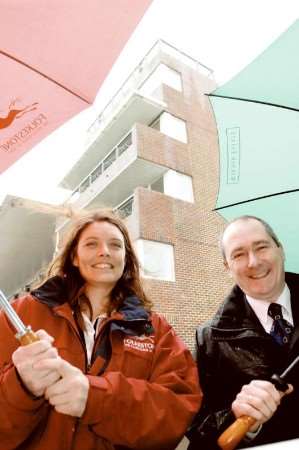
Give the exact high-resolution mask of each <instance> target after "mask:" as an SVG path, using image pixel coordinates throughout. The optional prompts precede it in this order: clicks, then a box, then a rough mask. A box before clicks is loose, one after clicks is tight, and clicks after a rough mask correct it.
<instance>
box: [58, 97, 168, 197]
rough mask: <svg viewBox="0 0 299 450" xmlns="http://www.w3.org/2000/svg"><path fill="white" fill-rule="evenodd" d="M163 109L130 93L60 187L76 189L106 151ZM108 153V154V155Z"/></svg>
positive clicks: (145, 98)
mask: <svg viewBox="0 0 299 450" xmlns="http://www.w3.org/2000/svg"><path fill="white" fill-rule="evenodd" d="M165 108H166V104H165V103H163V102H161V101H158V100H155V99H152V98H149V97H145V96H143V95H140V94H139V93H137V92H134V93H131V95H130V96H129V98H128V99H127V101H126V102H125V103H122V104H120V105H118V109H117V112H116V111H115V115H114V116H113V117H110V121H109V122H108V123H106V122H104V123H103V124H102V126H101V127H100V129H99V130H98V133H97V137H95V139H94V141H93V143H92V144H91V145H90V146H89V147H88V149H87V150H86V152H85V153H84V154H83V155H82V157H81V158H80V160H79V161H78V162H77V163H76V164H75V165H74V166H73V168H72V169H71V170H70V171H69V173H68V174H67V175H66V176H65V178H64V179H63V181H62V183H61V186H62V187H64V188H67V189H76V187H77V186H78V185H79V183H80V182H81V180H82V179H83V178H84V177H86V176H87V174H90V173H91V172H92V170H93V168H94V167H95V166H97V165H98V164H99V161H101V160H103V159H104V158H105V156H106V155H107V153H108V152H109V150H110V149H111V148H113V147H114V146H115V145H116V143H117V142H119V141H120V139H122V137H123V136H124V135H125V134H126V133H127V132H128V130H130V129H131V128H132V127H133V125H134V124H135V123H136V122H138V123H143V124H145V125H148V124H150V123H152V122H153V121H154V120H155V119H156V118H157V117H158V116H159V115H160V114H161V112H163V111H164V110H165ZM109 153H110V152H109Z"/></svg>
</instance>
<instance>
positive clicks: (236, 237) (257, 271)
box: [222, 219, 285, 302]
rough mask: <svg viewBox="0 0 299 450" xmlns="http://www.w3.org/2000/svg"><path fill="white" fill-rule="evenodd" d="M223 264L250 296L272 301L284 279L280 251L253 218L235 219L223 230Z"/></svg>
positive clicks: (278, 293) (275, 298) (282, 285)
mask: <svg viewBox="0 0 299 450" xmlns="http://www.w3.org/2000/svg"><path fill="white" fill-rule="evenodd" d="M222 242H223V249H224V253H225V257H226V261H225V263H224V264H225V266H226V268H227V269H228V271H229V273H230V275H231V276H232V278H233V279H234V281H235V282H236V284H238V285H239V286H240V288H241V289H242V291H243V292H245V294H247V295H248V296H250V297H253V298H256V299H261V300H267V301H269V302H271V301H276V300H277V298H278V297H279V295H280V294H281V292H282V290H283V288H284V283H285V274H284V253H283V249H282V247H278V246H277V245H276V243H275V242H274V241H273V239H272V238H271V237H270V236H269V235H268V234H267V232H266V230H265V228H264V226H263V225H262V224H261V223H260V222H258V221H257V220H255V219H246V220H238V221H236V222H233V223H232V224H231V225H229V226H228V228H227V229H226V230H225V232H224V235H223V240H222Z"/></svg>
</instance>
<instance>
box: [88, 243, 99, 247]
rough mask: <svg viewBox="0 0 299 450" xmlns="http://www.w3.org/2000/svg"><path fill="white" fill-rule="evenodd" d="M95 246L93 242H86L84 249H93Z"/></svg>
mask: <svg viewBox="0 0 299 450" xmlns="http://www.w3.org/2000/svg"><path fill="white" fill-rule="evenodd" d="M96 245H97V244H96V243H95V242H87V243H86V247H95V246H96Z"/></svg>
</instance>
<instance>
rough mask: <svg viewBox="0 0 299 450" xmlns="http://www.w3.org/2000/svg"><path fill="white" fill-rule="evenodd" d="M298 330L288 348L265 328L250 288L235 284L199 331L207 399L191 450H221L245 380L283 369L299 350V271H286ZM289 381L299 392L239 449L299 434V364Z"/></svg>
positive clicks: (200, 363)
mask: <svg viewBox="0 0 299 450" xmlns="http://www.w3.org/2000/svg"><path fill="white" fill-rule="evenodd" d="M286 283H287V285H288V286H289V289H290V292H291V304H292V314H293V319H294V324H295V331H294V333H293V335H292V338H291V342H290V345H289V347H288V349H287V350H286V349H284V348H282V347H281V346H279V345H278V344H276V343H275V342H274V340H273V339H272V338H271V336H270V335H269V334H268V333H266V332H265V330H264V328H263V327H262V325H261V323H260V322H259V320H258V318H257V316H256V315H255V313H254V311H253V310H252V308H251V307H250V305H249V303H248V302H247V301H246V298H245V295H244V293H243V292H242V291H241V289H240V288H239V287H238V286H235V287H234V288H233V290H232V292H231V293H230V295H229V296H228V297H227V298H226V300H225V301H224V303H223V304H222V306H221V307H220V308H219V310H218V311H217V313H216V315H215V316H214V318H213V319H212V320H211V321H210V322H208V323H206V324H204V325H203V326H202V327H199V328H198V330H197V332H196V350H197V362H198V370H199V374H200V382H201V386H202V389H203V393H204V402H203V406H202V408H201V410H200V411H199V413H198V415H197V416H196V419H195V421H194V423H193V426H192V427H191V429H190V430H189V433H188V437H189V439H190V445H189V447H188V450H195V449H196V450H198V449H201V450H214V449H218V448H219V447H218V446H217V438H218V437H219V435H220V434H221V433H222V431H224V429H225V428H226V427H227V426H228V425H230V424H231V423H232V422H233V421H234V417H233V414H232V412H231V404H232V402H233V400H234V399H235V397H236V395H237V394H238V392H240V390H241V388H242V386H243V385H244V384H248V383H249V382H250V381H251V380H253V379H264V380H269V379H270V377H271V375H272V374H274V373H277V374H281V373H282V372H283V370H284V369H285V368H286V367H287V366H288V364H290V362H291V361H292V360H293V359H295V357H296V356H298V355H299V275H297V274H291V273H287V274H286ZM287 382H288V383H292V384H293V386H294V392H293V393H292V394H290V395H288V396H286V397H285V398H283V399H282V402H281V405H280V406H279V408H278V410H277V411H276V413H275V414H274V416H273V417H272V418H271V419H270V420H269V421H268V422H267V423H266V424H264V425H263V427H262V429H261V431H260V432H259V433H258V435H257V436H256V437H255V439H253V440H252V441H250V442H249V441H243V442H242V443H241V444H240V445H239V447H238V448H247V447H250V446H253V445H254V446H255V445H261V444H265V443H271V442H278V441H283V440H287V439H294V438H298V437H299V419H298V408H299V363H298V365H297V367H296V368H294V370H293V371H292V372H291V373H290V376H289V378H288V379H287Z"/></svg>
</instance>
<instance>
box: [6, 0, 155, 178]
mask: <svg viewBox="0 0 299 450" xmlns="http://www.w3.org/2000/svg"><path fill="white" fill-rule="evenodd" d="M151 1H152V0H85V1H84V2H83V1H82V0H48V1H47V0H26V1H23V2H22V1H20V0H0V45H1V48H0V173H1V172H3V171H4V170H5V169H7V168H8V167H9V166H10V165H11V164H12V163H13V162H14V161H16V160H17V159H18V158H19V157H20V156H22V155H23V154H24V153H25V152H26V151H28V150H30V149H31V148H32V147H33V146H34V145H35V144H37V143H38V142H39V141H40V140H41V139H43V138H44V137H45V136H47V135H48V134H49V133H50V132H52V131H53V130H55V129H56V128H57V127H58V126H59V125H61V124H63V123H64V122H65V121H67V120H68V119H70V118H71V117H72V116H73V115H75V114H76V113H78V112H80V111H81V110H83V109H84V108H86V107H88V106H89V105H90V104H91V103H92V102H93V100H94V98H95V96H96V93H97V91H98V89H99V87H100V85H101V84H102V82H103V80H104V79H105V77H106V76H107V74H108V72H109V70H110V69H111V67H112V64H113V62H114V61H115V59H116V58H117V56H118V55H119V53H120V51H121V50H122V48H123V46H124V45H125V43H126V41H127V40H128V38H129V36H130V35H131V33H132V31H133V29H134V28H135V26H136V25H137V23H138V21H139V20H140V19H141V17H142V15H143V14H144V12H145V10H146V9H147V7H148V6H149V4H150V3H151Z"/></svg>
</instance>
